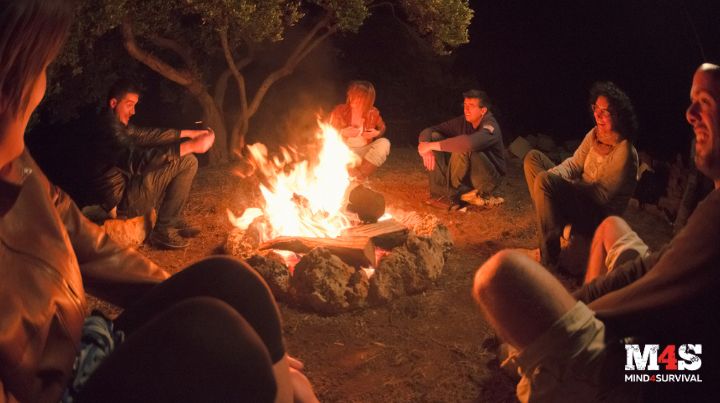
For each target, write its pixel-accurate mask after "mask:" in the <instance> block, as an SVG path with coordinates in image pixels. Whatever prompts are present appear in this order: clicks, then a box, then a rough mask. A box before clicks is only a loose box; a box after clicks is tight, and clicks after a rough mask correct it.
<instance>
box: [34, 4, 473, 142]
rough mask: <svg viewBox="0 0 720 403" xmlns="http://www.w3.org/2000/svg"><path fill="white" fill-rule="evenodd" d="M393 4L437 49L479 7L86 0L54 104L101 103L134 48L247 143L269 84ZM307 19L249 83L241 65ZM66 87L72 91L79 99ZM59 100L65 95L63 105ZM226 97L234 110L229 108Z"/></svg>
mask: <svg viewBox="0 0 720 403" xmlns="http://www.w3.org/2000/svg"><path fill="white" fill-rule="evenodd" d="M386 6H389V7H391V8H392V9H393V10H395V9H398V11H399V12H398V15H400V16H401V18H403V19H405V20H406V21H407V22H409V23H410V24H411V25H412V26H414V27H415V28H416V30H417V31H418V32H419V33H420V34H421V36H422V37H423V38H424V39H426V40H427V41H428V42H429V43H430V44H431V45H432V47H433V49H434V50H435V51H437V52H438V53H447V52H448V51H449V49H452V48H454V47H457V46H458V45H460V44H462V43H465V42H467V41H468V32H467V26H468V25H469V22H470V19H471V18H472V15H473V12H472V10H471V9H470V7H469V5H468V1H467V0H428V1H425V0H395V1H381V0H305V1H303V0H142V1H141V0H114V1H111V2H108V1H104V0H81V1H79V3H78V18H77V24H76V25H75V27H74V31H73V32H72V34H71V36H70V39H69V41H68V44H67V46H66V47H65V50H64V53H63V54H62V55H61V57H60V59H59V62H58V63H57V65H56V66H54V68H53V69H54V71H53V73H54V77H55V79H56V80H55V84H54V86H52V87H51V89H50V95H51V102H49V103H48V104H47V105H48V106H49V107H50V108H52V109H54V110H55V115H56V116H55V117H56V118H58V117H62V116H65V117H72V115H73V114H72V111H73V109H76V108H79V107H81V106H83V105H82V103H83V102H84V103H85V104H88V103H97V102H98V101H99V100H101V99H102V96H103V95H104V93H105V91H106V89H107V86H108V85H110V83H111V82H112V81H113V80H111V78H116V77H118V76H127V75H128V74H127V73H128V72H132V71H138V70H139V69H138V66H139V65H138V63H136V62H129V61H128V53H129V54H130V55H132V57H133V58H134V59H136V60H137V61H140V62H141V63H142V64H144V65H146V66H148V67H150V68H151V69H152V70H154V71H155V72H157V73H158V74H160V75H162V76H164V77H166V78H168V79H169V80H171V81H175V82H176V83H178V84H180V85H183V86H185V87H186V88H187V89H188V90H189V91H190V92H191V93H192V94H193V96H194V97H196V98H197V100H198V102H199V103H200V104H201V106H202V109H203V111H204V113H205V114H206V117H207V115H208V114H210V115H212V116H211V117H210V118H209V120H211V121H213V124H215V125H216V126H222V127H220V130H219V134H220V135H221V136H225V134H226V133H227V137H228V141H227V142H225V140H223V142H225V143H226V144H229V145H230V146H232V145H233V144H232V143H233V141H232V138H233V136H237V137H240V140H239V144H240V145H241V144H242V137H244V135H245V132H246V131H247V128H248V120H249V119H250V118H251V117H252V116H253V115H254V114H255V112H256V111H257V108H258V105H259V104H260V103H261V102H262V100H263V98H264V96H265V94H266V92H267V90H268V88H269V87H270V86H272V85H273V84H274V83H275V82H277V81H278V80H280V79H281V78H282V77H285V76H287V75H288V74H291V73H292V72H293V70H294V69H295V67H296V66H297V64H298V63H300V62H301V61H302V60H303V59H304V58H305V57H307V56H308V54H310V53H311V52H312V51H313V49H315V47H316V46H317V44H318V43H320V42H322V41H324V40H325V39H326V38H327V37H328V36H330V35H332V34H334V33H336V32H357V31H358V30H359V28H360V27H361V26H362V25H363V24H364V23H365V21H366V20H367V18H368V17H369V16H370V15H371V13H372V11H373V10H374V9H376V8H378V7H386ZM301 21H302V22H303V23H304V24H303V25H304V28H303V29H307V30H308V31H307V33H305V34H303V35H300V36H298V37H299V38H300V39H299V40H298V42H297V44H296V45H294V46H295V47H294V48H293V49H291V51H290V52H287V53H286V59H285V60H284V61H280V63H279V65H277V66H275V67H271V69H272V68H275V70H272V71H269V72H268V74H267V76H266V78H265V79H263V80H261V82H260V83H259V84H258V83H255V84H256V85H252V86H247V85H246V83H245V80H246V78H245V75H244V69H245V68H247V66H249V65H250V64H252V62H253V61H254V60H255V59H256V56H257V53H258V52H261V51H267V50H269V49H272V48H273V47H274V45H273V43H277V42H281V41H284V38H285V37H286V34H287V33H288V30H290V29H293V27H294V26H296V25H298V24H299V23H300V22H301ZM305 22H307V23H305ZM296 36H297V35H296ZM123 46H124V48H125V49H123ZM126 51H127V52H126ZM230 73H232V75H230V77H232V78H233V81H234V82H235V84H236V85H233V87H237V90H236V91H234V92H232V93H231V94H232V95H233V96H235V97H238V98H239V102H226V101H225V99H224V94H225V93H226V92H225V91H224V89H223V88H224V86H225V85H226V84H225V83H227V78H228V77H229V75H228V74H230ZM72 82H74V83H75V84H72ZM77 83H82V85H79V84H77ZM248 88H253V89H254V90H255V92H254V93H252V94H250V93H249V92H248V90H247V89H248ZM219 89H221V90H222V91H219ZM67 91H75V92H74V95H76V97H74V99H73V100H72V101H69V100H68V97H67V96H65V94H67V93H68V92H67ZM78 91H79V92H78ZM79 94H82V96H80V97H78V96H77V95H79ZM210 94H214V98H213V96H212V95H210ZM218 94H222V95H218ZM229 94H230V93H229ZM218 97H219V98H218ZM53 101H54V102H53ZM60 102H65V103H66V104H65V105H64V106H62V107H58V103H60ZM228 106H232V107H234V108H236V110H231V111H227V110H226V108H227V107H228ZM231 117H232V118H231ZM225 127H227V128H228V129H226V128H225ZM216 132H218V130H217V129H216ZM231 132H232V133H231Z"/></svg>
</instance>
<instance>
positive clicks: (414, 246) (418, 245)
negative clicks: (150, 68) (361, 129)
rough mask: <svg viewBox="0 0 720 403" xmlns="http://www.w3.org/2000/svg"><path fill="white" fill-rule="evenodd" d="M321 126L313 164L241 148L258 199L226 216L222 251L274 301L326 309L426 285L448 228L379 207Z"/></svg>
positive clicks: (330, 131)
mask: <svg viewBox="0 0 720 403" xmlns="http://www.w3.org/2000/svg"><path fill="white" fill-rule="evenodd" d="M320 128H321V130H319V131H318V132H317V134H316V140H317V153H316V155H314V156H312V157H314V158H302V157H299V156H298V153H296V152H295V151H293V150H292V149H287V148H281V149H280V153H279V155H276V156H270V155H269V153H268V150H267V148H266V147H265V146H264V145H263V144H260V143H257V144H253V145H250V146H248V151H249V156H250V160H251V162H252V166H253V168H254V169H253V171H252V174H253V175H255V176H256V177H257V178H258V179H259V182H260V183H259V190H260V193H261V194H262V200H260V201H259V204H260V206H257V207H250V208H246V209H245V210H244V211H243V212H242V214H241V215H240V216H239V217H238V216H236V215H234V214H233V213H232V212H231V211H229V210H228V217H229V219H230V222H231V223H232V224H233V226H234V227H235V228H234V230H233V231H232V232H231V233H230V234H229V236H228V239H227V242H226V245H225V249H226V251H227V252H228V253H230V254H232V255H235V256H239V257H242V258H245V259H247V260H248V262H249V263H250V265H251V266H253V267H254V268H255V269H256V270H257V271H258V272H259V273H260V274H261V275H262V276H263V277H264V278H265V280H266V281H267V282H268V285H269V286H270V288H271V289H272V291H273V293H274V294H275V296H276V297H277V298H278V299H280V300H284V301H286V302H288V303H291V304H295V305H299V306H302V307H308V308H311V309H313V310H316V311H319V312H323V313H337V312H343V311H347V310H352V309H357V308H361V307H365V306H372V305H379V304H382V303H385V302H387V301H390V300H392V299H393V298H395V297H397V296H399V295H405V294H412V293H417V292H420V291H423V290H425V289H427V288H428V287H429V286H430V285H431V284H432V282H433V281H434V280H436V279H437V278H438V277H439V275H440V274H441V272H442V269H443V266H444V264H445V257H446V255H447V253H448V251H449V250H450V248H451V247H452V241H451V239H450V236H449V233H448V231H447V228H446V227H445V226H443V225H442V224H440V223H439V222H438V221H437V219H436V218H435V217H434V216H431V215H425V216H423V215H420V214H417V213H414V212H404V211H401V210H399V209H392V208H386V207H385V200H384V197H383V196H382V195H381V194H379V193H377V192H374V191H372V190H370V189H368V188H366V187H364V186H363V185H361V184H358V183H354V182H353V181H351V178H350V176H349V174H348V169H347V168H348V167H352V166H354V165H356V164H358V163H359V158H358V157H357V156H356V155H355V154H354V153H353V152H352V151H351V150H350V149H348V147H347V146H346V145H345V143H344V142H343V140H342V138H341V136H340V135H339V134H338V133H337V131H336V130H335V129H334V128H332V127H331V126H327V125H324V124H322V123H320ZM383 213H384V214H383ZM368 221H370V222H368ZM373 221H376V222H373Z"/></svg>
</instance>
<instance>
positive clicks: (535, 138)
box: [525, 134, 538, 148]
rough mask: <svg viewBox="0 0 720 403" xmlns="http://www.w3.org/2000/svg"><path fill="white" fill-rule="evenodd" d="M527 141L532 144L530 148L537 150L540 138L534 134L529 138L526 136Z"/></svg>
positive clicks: (529, 135)
mask: <svg viewBox="0 0 720 403" xmlns="http://www.w3.org/2000/svg"><path fill="white" fill-rule="evenodd" d="M525 140H527V142H528V143H530V147H532V148H537V144H538V136H536V135H534V134H528V135H527V136H525Z"/></svg>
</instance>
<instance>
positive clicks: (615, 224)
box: [594, 216, 632, 247]
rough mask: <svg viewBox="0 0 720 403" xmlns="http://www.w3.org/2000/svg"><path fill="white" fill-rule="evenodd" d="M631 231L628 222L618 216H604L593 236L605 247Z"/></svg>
mask: <svg viewBox="0 0 720 403" xmlns="http://www.w3.org/2000/svg"><path fill="white" fill-rule="evenodd" d="M630 231H632V229H631V228H630V226H629V225H628V223H626V222H625V220H623V219H622V218H620V217H618V216H610V217H607V218H605V219H604V220H603V221H602V222H601V223H600V225H598V227H597V229H596V230H595V236H594V238H595V239H596V240H598V241H602V243H603V245H606V246H607V247H609V246H611V245H612V244H614V243H615V242H616V241H617V240H618V239H619V238H620V237H622V236H623V235H624V234H626V233H628V232H630Z"/></svg>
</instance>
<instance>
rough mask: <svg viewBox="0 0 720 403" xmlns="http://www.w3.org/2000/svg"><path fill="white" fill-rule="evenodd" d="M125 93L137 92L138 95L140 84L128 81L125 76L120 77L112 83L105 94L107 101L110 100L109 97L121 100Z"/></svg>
mask: <svg viewBox="0 0 720 403" xmlns="http://www.w3.org/2000/svg"><path fill="white" fill-rule="evenodd" d="M126 94H138V95H140V86H138V85H137V84H135V82H133V81H130V80H128V79H126V78H121V79H119V80H117V81H115V82H114V83H113V85H111V86H110V90H109V91H108V96H107V100H106V103H107V102H110V100H111V99H113V98H115V99H117V100H118V101H119V100H121V99H122V98H123V97H124V96H125V95H126Z"/></svg>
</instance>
